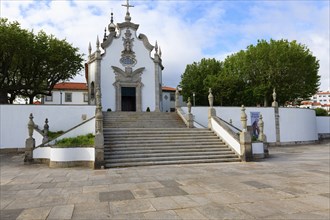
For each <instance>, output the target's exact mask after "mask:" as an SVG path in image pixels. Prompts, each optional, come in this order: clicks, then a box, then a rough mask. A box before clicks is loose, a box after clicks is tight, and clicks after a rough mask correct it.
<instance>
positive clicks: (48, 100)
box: [45, 93, 53, 102]
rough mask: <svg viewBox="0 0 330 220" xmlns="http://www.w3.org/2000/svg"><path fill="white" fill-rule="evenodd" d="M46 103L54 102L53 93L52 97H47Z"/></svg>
mask: <svg viewBox="0 0 330 220" xmlns="http://www.w3.org/2000/svg"><path fill="white" fill-rule="evenodd" d="M45 101H46V102H52V101H53V93H51V94H50V95H47V96H46V97H45Z"/></svg>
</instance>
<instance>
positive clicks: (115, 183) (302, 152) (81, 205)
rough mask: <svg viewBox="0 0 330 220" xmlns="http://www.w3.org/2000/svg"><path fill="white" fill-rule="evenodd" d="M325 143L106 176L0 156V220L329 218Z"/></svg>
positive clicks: (104, 172)
mask: <svg viewBox="0 0 330 220" xmlns="http://www.w3.org/2000/svg"><path fill="white" fill-rule="evenodd" d="M329 148H330V144H329V142H324V143H321V144H317V145H301V146H298V145H297V146H287V147H272V148H270V154H271V157H270V158H268V159H266V160H260V161H257V162H251V163H218V164H194V165H172V166H150V167H135V168H120V169H109V170H90V169H83V168H56V169H54V168H48V167H47V166H46V165H23V155H22V154H1V155H0V156H1V157H0V159H1V181H0V182H1V200H0V212H1V215H0V219H1V220H5V219H329V218H330V214H329V212H330V210H329V200H330V193H329V190H330V186H329V179H330V173H329V172H330V171H329V169H330V167H329V166H330V165H329V157H330V151H329Z"/></svg>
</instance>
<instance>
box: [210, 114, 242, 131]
mask: <svg viewBox="0 0 330 220" xmlns="http://www.w3.org/2000/svg"><path fill="white" fill-rule="evenodd" d="M216 117H217V118H218V119H219V120H220V121H222V122H224V123H226V124H227V125H229V126H230V127H232V128H234V129H235V130H237V131H239V132H242V130H241V129H239V128H237V127H235V126H234V125H232V124H231V123H229V122H227V121H225V120H223V119H222V118H219V117H218V116H216Z"/></svg>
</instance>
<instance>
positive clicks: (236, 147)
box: [211, 118, 242, 155]
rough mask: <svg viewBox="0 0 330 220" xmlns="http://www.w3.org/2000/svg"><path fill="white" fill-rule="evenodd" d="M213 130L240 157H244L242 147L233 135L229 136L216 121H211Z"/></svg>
mask: <svg viewBox="0 0 330 220" xmlns="http://www.w3.org/2000/svg"><path fill="white" fill-rule="evenodd" d="M211 124H212V130H213V131H214V132H215V133H216V134H217V135H218V136H219V137H221V139H222V140H223V141H224V142H225V143H226V144H227V145H229V146H230V147H231V148H232V149H233V150H235V152H236V153H237V154H238V155H242V152H241V145H240V143H239V141H237V140H236V139H235V138H234V137H233V136H232V135H231V134H229V133H228V132H227V131H226V130H225V129H224V128H222V127H221V126H220V125H219V124H218V123H217V122H216V120H214V119H213V118H212V119H211Z"/></svg>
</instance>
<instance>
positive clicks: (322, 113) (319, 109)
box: [315, 108, 328, 116]
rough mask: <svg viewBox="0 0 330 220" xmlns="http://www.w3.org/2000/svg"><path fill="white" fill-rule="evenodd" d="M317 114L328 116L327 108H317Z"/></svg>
mask: <svg viewBox="0 0 330 220" xmlns="http://www.w3.org/2000/svg"><path fill="white" fill-rule="evenodd" d="M315 113H316V116H328V112H327V110H325V109H323V108H316V109H315Z"/></svg>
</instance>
